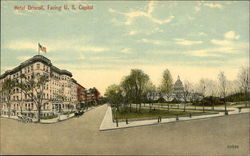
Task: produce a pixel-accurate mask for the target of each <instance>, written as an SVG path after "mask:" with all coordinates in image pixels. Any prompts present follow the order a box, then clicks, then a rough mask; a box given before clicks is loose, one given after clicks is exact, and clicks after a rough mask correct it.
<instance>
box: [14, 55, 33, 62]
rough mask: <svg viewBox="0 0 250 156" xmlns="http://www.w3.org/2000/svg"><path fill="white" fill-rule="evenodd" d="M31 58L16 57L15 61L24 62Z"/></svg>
mask: <svg viewBox="0 0 250 156" xmlns="http://www.w3.org/2000/svg"><path fill="white" fill-rule="evenodd" d="M30 58H31V57H30V56H19V57H17V59H18V60H19V61H26V60H28V59H30Z"/></svg>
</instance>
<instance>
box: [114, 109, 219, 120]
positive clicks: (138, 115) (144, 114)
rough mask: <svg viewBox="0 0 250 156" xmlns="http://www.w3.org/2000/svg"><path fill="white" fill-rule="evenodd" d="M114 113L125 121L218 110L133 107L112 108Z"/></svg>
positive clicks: (182, 115) (200, 113) (212, 112)
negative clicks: (139, 108) (123, 109)
mask: <svg viewBox="0 0 250 156" xmlns="http://www.w3.org/2000/svg"><path fill="white" fill-rule="evenodd" d="M112 113H113V117H114V119H116V117H117V119H118V121H124V120H126V119H128V120H141V119H157V118H158V117H159V116H160V117H176V116H177V115H178V116H179V117H184V116H189V115H190V113H191V114H192V116H194V115H207V114H216V112H214V111H206V112H204V113H203V112H202V111H199V112H198V111H195V112H194V111H186V112H183V111H173V110H171V111H167V110H159V109H155V110H153V109H152V110H151V111H150V110H149V109H141V111H140V112H136V110H135V108H132V111H131V112H130V111H127V112H124V111H117V112H116V111H115V109H112Z"/></svg>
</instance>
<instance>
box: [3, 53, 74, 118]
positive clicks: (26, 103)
mask: <svg viewBox="0 0 250 156" xmlns="http://www.w3.org/2000/svg"><path fill="white" fill-rule="evenodd" d="M21 75H22V76H23V75H25V77H26V78H23V77H22V76H21ZM41 75H46V76H47V77H48V82H46V83H45V84H44V86H43V91H42V92H41V93H42V94H43V95H42V96H43V98H42V107H41V116H42V117H46V116H51V115H54V114H56V113H58V112H68V111H72V110H73V109H74V108H75V106H76V104H77V83H76V81H75V80H74V79H73V78H72V73H71V72H69V71H67V70H61V69H59V68H57V67H55V66H54V65H53V64H52V63H51V61H50V60H49V59H48V58H46V57H44V56H42V55H35V56H33V57H32V58H30V59H28V60H27V61H25V62H23V63H21V64H20V65H19V66H17V67H16V68H14V69H12V70H8V71H6V72H5V73H4V74H2V75H0V108H1V110H0V113H1V115H2V116H7V115H8V112H9V108H10V116H12V117H16V116H19V115H24V116H28V117H31V118H34V119H36V118H37V112H38V109H37V103H36V102H35V99H31V96H29V95H27V93H25V92H23V91H22V90H21V89H20V88H18V87H15V88H13V90H12V93H11V96H10V102H9V103H10V107H8V100H7V98H8V95H7V93H6V92H5V91H3V83H4V81H5V80H7V79H11V80H16V82H19V83H21V82H28V81H29V80H31V79H34V80H35V79H36V78H38V77H40V76H41ZM29 94H32V95H35V94H37V92H36V91H35V90H34V91H29ZM36 96H37V95H36ZM34 97H35V96H34Z"/></svg>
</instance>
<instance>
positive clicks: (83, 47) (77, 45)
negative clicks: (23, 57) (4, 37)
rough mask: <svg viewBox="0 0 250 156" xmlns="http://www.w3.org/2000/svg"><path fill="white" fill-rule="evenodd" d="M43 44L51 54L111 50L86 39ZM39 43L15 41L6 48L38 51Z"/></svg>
mask: <svg viewBox="0 0 250 156" xmlns="http://www.w3.org/2000/svg"><path fill="white" fill-rule="evenodd" d="M41 44H42V45H43V46H45V47H46V49H47V51H49V52H52V51H53V52H59V51H65V50H70V51H78V52H80V51H81V52H104V51H108V50H109V48H107V47H103V46H97V45H90V44H88V41H86V40H85V39H84V38H78V39H77V40H75V39H59V40H56V39H49V40H42V42H41ZM37 47H38V42H37V41H31V40H25V39H20V40H15V41H10V42H9V43H7V45H6V46H5V48H7V49H11V50H17V51H23V50H32V51H37Z"/></svg>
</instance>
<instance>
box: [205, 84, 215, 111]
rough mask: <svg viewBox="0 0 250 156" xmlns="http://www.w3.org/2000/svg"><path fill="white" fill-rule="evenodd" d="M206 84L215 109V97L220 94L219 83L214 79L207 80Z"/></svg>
mask: <svg viewBox="0 0 250 156" xmlns="http://www.w3.org/2000/svg"><path fill="white" fill-rule="evenodd" d="M206 86H207V88H206V91H207V96H210V101H211V102H212V110H214V103H215V97H216V95H217V94H218V87H217V83H216V81H214V80H207V81H206Z"/></svg>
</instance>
